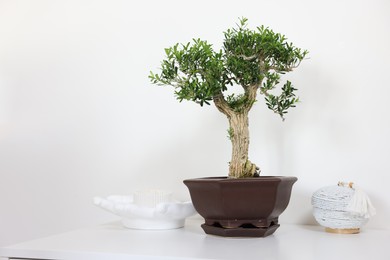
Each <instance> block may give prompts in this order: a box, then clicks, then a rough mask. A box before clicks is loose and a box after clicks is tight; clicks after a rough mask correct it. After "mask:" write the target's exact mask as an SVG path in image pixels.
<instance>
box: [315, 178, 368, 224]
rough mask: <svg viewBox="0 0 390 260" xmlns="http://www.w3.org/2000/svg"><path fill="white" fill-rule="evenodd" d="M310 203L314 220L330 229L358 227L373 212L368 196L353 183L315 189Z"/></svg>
mask: <svg viewBox="0 0 390 260" xmlns="http://www.w3.org/2000/svg"><path fill="white" fill-rule="evenodd" d="M312 205H313V215H314V218H315V219H316V221H317V222H318V223H319V224H320V225H322V226H324V227H327V228H331V229H359V228H361V227H362V226H363V225H364V224H365V223H367V221H368V219H369V218H370V217H371V216H373V215H374V214H375V208H374V207H373V206H372V203H371V201H370V199H369V198H368V196H367V195H366V194H365V193H364V192H363V191H362V190H361V189H359V188H357V187H356V186H355V185H354V184H353V183H343V182H340V183H339V184H338V185H334V186H328V187H323V188H321V189H319V190H317V191H316V192H314V194H313V196H312Z"/></svg>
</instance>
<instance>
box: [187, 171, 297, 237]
mask: <svg viewBox="0 0 390 260" xmlns="http://www.w3.org/2000/svg"><path fill="white" fill-rule="evenodd" d="M296 181H297V178H296V177H284V176H278V177H274V176H261V177H256V178H244V179H228V178H226V177H212V178H200V179H189V180H185V181H184V184H185V185H186V186H187V187H188V189H189V191H190V195H191V199H192V203H193V204H194V207H195V209H196V210H197V211H198V213H199V214H200V215H201V216H202V217H203V218H204V219H205V223H204V224H203V225H202V228H203V230H204V231H205V232H206V233H207V234H212V235H218V236H227V237H265V236H268V235H271V234H273V233H274V232H275V230H276V229H277V228H278V227H279V226H280V225H279V224H278V217H279V215H280V214H281V213H282V212H283V211H284V210H285V209H286V207H287V205H288V203H289V201H290V195H291V189H292V186H293V184H294V183H295V182H296Z"/></svg>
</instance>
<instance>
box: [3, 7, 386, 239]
mask: <svg viewBox="0 0 390 260" xmlns="http://www.w3.org/2000/svg"><path fill="white" fill-rule="evenodd" d="M389 13H390V2H389V1H387V0H382V1H381V0H371V1H368V0H367V1H340V0H331V1H321V2H318V1H309V0H307V1H291V0H279V1H275V0H272V1H265V0H263V1H249V0H248V1H247V0H245V1H243V0H242V1H233V0H231V1H227V0H224V1H205V0H197V1H192V2H189V1H179V0H177V1H174V0H169V1H157V0H156V1H92V0H91V1H42V0H39V1H11V0H8V1H4V0H3V1H0V206H1V208H0V245H5V244H10V243H15V242H18V241H22V240H27V239H31V238H35V237H40V236H44V235H48V234H53V233H56V232H61V231H65V230H69V229H73V228H78V227H82V226H84V225H89V224H94V223H101V222H104V221H108V220H111V219H113V218H115V217H113V216H111V215H110V214H109V213H105V212H103V211H101V210H99V209H98V208H95V207H94V206H93V205H92V203H91V201H92V197H93V196H96V195H101V196H105V195H109V194H113V193H117V194H127V193H131V192H132V191H134V190H135V189H142V188H162V189H171V190H173V191H174V192H175V193H176V196H177V197H179V198H181V199H188V198H189V196H188V192H187V190H186V188H185V186H184V185H183V184H182V180H183V179H185V178H192V177H202V176H215V175H226V172H227V162H228V161H229V157H230V144H229V141H228V139H227V137H226V136H227V132H226V129H227V122H226V120H225V118H224V117H223V116H222V115H221V114H220V113H219V112H218V111H217V110H216V109H215V108H214V107H207V108H200V107H198V106H197V105H196V104H193V103H189V102H187V103H186V102H183V103H182V104H179V103H178V102H177V101H176V100H175V99H174V97H173V94H172V89H170V88H168V87H167V88H163V87H158V86H154V85H151V84H150V83H149V81H148V78H147V76H148V74H149V71H150V70H155V71H156V69H157V68H158V67H159V63H160V61H161V59H162V58H163V57H164V56H163V54H164V52H163V48H165V47H168V46H170V45H172V44H174V43H176V42H187V41H189V40H191V39H192V38H194V37H200V38H203V39H207V40H209V41H210V42H212V43H214V44H215V46H216V47H220V44H221V40H222V37H223V35H222V31H223V30H225V29H227V28H229V27H231V26H233V25H234V24H235V22H237V18H238V17H241V16H246V17H248V18H249V22H250V24H251V25H252V26H253V27H254V26H257V25H261V24H264V25H267V26H270V27H271V28H273V29H274V30H275V31H278V32H281V33H284V34H286V35H287V36H288V37H289V40H291V41H292V42H294V43H295V44H296V45H297V46H300V47H302V48H306V49H308V50H309V51H310V59H308V60H305V61H304V62H303V63H302V65H301V67H299V68H298V69H297V70H296V71H295V72H293V73H292V74H291V75H288V78H289V79H290V80H292V81H293V83H294V84H295V86H296V87H298V88H299V95H300V97H301V100H302V102H301V104H299V106H298V107H297V108H296V109H294V110H291V111H290V113H289V114H288V118H287V120H286V121H285V122H284V123H282V122H281V121H280V119H279V118H278V116H276V115H274V114H272V113H271V112H270V111H268V110H267V109H266V107H265V105H264V104H263V102H262V100H260V101H259V102H258V103H257V104H256V106H255V108H254V110H253V112H252V113H251V125H250V127H251V136H252V140H251V151H250V157H251V159H252V160H253V161H255V162H257V163H258V164H260V165H261V167H262V170H263V174H265V175H294V176H297V177H298V178H299V181H298V182H297V183H296V185H295V187H294V191H293V196H292V200H291V203H290V206H289V208H288V209H287V210H286V212H285V213H284V214H283V215H282V217H281V221H282V223H283V222H284V223H314V222H313V218H312V217H311V213H310V211H311V205H310V196H311V194H312V193H313V192H314V191H315V190H316V189H318V188H320V187H322V186H327V185H333V184H336V183H337V182H338V181H339V180H345V181H354V182H355V183H357V184H359V185H360V186H362V187H363V188H364V189H365V190H366V191H367V192H368V193H369V195H370V196H371V198H372V201H373V203H374V204H375V206H376V207H377V211H378V215H377V216H375V217H374V218H373V219H372V220H371V221H370V223H369V224H368V227H374V228H389V227H390V226H389V223H388V221H387V220H388V219H389V218H390V209H389V203H390V196H389V192H388V190H389V188H388V187H389V185H390V178H389V177H388V174H389V173H390V165H389V155H390V148H389V147H390V138H389V134H388V133H389V132H390V117H389V115H388V114H387V111H388V100H389V99H388V96H389V95H390V89H389V88H388V87H389V83H388V73H389V71H390V70H389V69H390V65H389V60H390V51H389V48H388V46H390V33H389V30H388V28H389V25H390V17H389V15H388V14H389Z"/></svg>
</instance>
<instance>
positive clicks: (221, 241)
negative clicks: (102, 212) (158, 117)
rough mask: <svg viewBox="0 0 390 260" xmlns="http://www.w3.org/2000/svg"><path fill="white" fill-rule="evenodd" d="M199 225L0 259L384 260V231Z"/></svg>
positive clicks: (83, 232) (47, 242)
mask: <svg viewBox="0 0 390 260" xmlns="http://www.w3.org/2000/svg"><path fill="white" fill-rule="evenodd" d="M200 224H201V220H198V219H191V220H187V223H186V226H185V227H184V228H181V229H174V230H160V231H146V230H131V229H126V228H124V227H122V225H121V223H120V222H114V223H108V224H103V225H99V226H95V227H89V228H84V229H80V230H75V231H71V232H67V233H62V234H59V235H55V236H50V237H46V238H41V239H37V240H32V241H28V242H24V243H20V244H16V245H11V246H7V247H3V248H0V257H16V258H18V257H19V258H35V259H69V260H92V259H93V260H103V259H104V260H123V259H138V260H145V259H148V260H149V259H164V260H166V259H172V260H178V259H238V260H244V259H245V260H248V259H270V260H276V259H281V260H289V259H297V260H298V259H299V260H322V259H324V260H325V259H326V260H338V259H340V260H341V259H342V260H350V259H351V260H360V259H369V260H389V259H390V231H389V230H368V229H363V230H362V232H361V233H360V234H354V235H339V234H330V233H326V232H324V230H323V228H322V227H319V226H299V225H286V224H283V223H282V225H281V227H280V228H279V229H278V230H277V231H276V232H275V233H274V234H273V235H271V236H269V237H266V238H223V237H217V236H211V235H206V234H204V233H203V230H202V229H201V228H200V226H199V225H200Z"/></svg>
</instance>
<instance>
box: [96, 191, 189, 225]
mask: <svg viewBox="0 0 390 260" xmlns="http://www.w3.org/2000/svg"><path fill="white" fill-rule="evenodd" d="M171 195H172V194H171V193H170V192H166V191H160V190H147V191H136V192H135V193H134V194H132V195H127V196H122V195H111V196H108V197H107V198H100V197H95V198H94V204H95V205H96V206H98V207H100V208H102V209H105V210H108V211H110V212H111V213H114V214H115V215H118V216H120V217H122V223H123V225H124V226H125V227H127V228H132V229H149V230H150V229H155V230H157V229H175V228H181V227H183V226H184V223H185V219H186V218H187V217H189V216H192V215H194V214H195V213H196V211H195V209H194V207H193V205H192V203H191V202H190V201H188V202H178V201H174V200H173V199H172V196H171Z"/></svg>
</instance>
